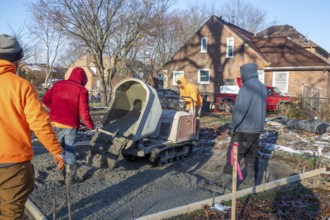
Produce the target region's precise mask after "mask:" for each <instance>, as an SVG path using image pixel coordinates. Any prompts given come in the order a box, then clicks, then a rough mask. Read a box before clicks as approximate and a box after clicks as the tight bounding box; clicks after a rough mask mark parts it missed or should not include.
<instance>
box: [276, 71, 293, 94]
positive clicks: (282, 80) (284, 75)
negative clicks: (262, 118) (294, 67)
mask: <svg viewBox="0 0 330 220" xmlns="http://www.w3.org/2000/svg"><path fill="white" fill-rule="evenodd" d="M288 81H289V72H273V86H274V87H277V88H279V89H280V90H281V92H283V93H287V92H288Z"/></svg>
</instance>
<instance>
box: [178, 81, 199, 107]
mask: <svg viewBox="0 0 330 220" xmlns="http://www.w3.org/2000/svg"><path fill="white" fill-rule="evenodd" d="M177 80H180V81H181V83H182V86H183V88H181V87H180V96H190V97H191V98H192V99H193V103H194V107H195V108H196V107H197V106H202V103H203V100H202V96H201V95H200V93H199V91H198V88H197V86H195V85H193V84H190V83H187V80H186V79H185V78H184V76H179V77H178V79H177ZM185 100H186V108H187V109H189V110H190V109H191V108H192V103H191V99H190V98H186V99H185Z"/></svg>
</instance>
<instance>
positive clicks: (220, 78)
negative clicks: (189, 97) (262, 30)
mask: <svg viewBox="0 0 330 220" xmlns="http://www.w3.org/2000/svg"><path fill="white" fill-rule="evenodd" d="M250 62H254V63H256V64H257V66H258V70H259V71H258V74H259V79H260V80H261V81H262V82H263V83H264V84H265V85H269V86H276V87H278V88H279V89H281V90H282V92H284V93H285V94H287V95H290V96H300V95H301V93H302V90H303V88H304V87H305V86H311V87H313V88H315V89H318V90H320V91H321V96H322V97H329V94H330V90H329V87H330V77H329V70H330V64H329V63H328V62H326V61H325V60H324V59H321V58H319V57H318V56H317V55H315V54H313V53H311V52H309V51H307V50H305V49H304V48H303V47H301V46H299V45H298V44H297V43H295V42H293V41H292V40H290V39H289V38H287V37H269V36H265V35H259V36H258V35H255V34H253V33H250V32H248V31H246V30H244V29H242V28H239V27H237V26H235V25H233V24H231V23H228V22H226V21H224V20H222V19H221V18H219V17H216V16H212V17H211V18H210V19H209V20H208V21H207V22H206V23H205V24H204V25H203V26H202V27H201V28H200V29H199V30H198V31H197V32H196V33H195V34H194V35H193V36H192V37H191V38H190V39H189V40H188V41H187V42H186V43H185V45H183V47H182V48H180V49H179V50H178V52H177V53H176V54H175V55H174V56H173V57H172V58H171V59H170V60H169V61H168V62H167V63H166V64H165V65H164V66H163V68H162V70H161V72H160V73H159V76H158V77H159V79H160V81H161V82H162V84H163V87H164V88H173V89H176V82H175V81H176V78H177V77H179V76H180V75H182V74H184V76H185V77H186V79H187V81H188V82H190V83H194V84H196V85H198V87H199V90H200V91H201V93H203V94H204V95H207V99H208V101H213V98H214V93H216V92H219V89H220V85H236V78H237V77H239V76H240V66H241V65H243V64H246V63H250Z"/></svg>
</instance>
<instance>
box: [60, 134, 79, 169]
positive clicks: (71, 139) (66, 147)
mask: <svg viewBox="0 0 330 220" xmlns="http://www.w3.org/2000/svg"><path fill="white" fill-rule="evenodd" d="M54 131H55V132H56V136H57V139H58V141H59V142H60V144H61V145H62V148H63V155H64V161H65V163H66V164H75V163H76V146H75V144H76V142H77V136H78V131H77V129H74V128H57V127H54Z"/></svg>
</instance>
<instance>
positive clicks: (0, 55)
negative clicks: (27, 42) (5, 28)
mask: <svg viewBox="0 0 330 220" xmlns="http://www.w3.org/2000/svg"><path fill="white" fill-rule="evenodd" d="M22 57H23V50H22V47H21V45H20V44H19V42H18V41H17V39H16V38H15V37H11V36H9V35H6V34H1V35H0V59H2V60H8V61H10V62H15V61H17V60H19V59H21V58H22Z"/></svg>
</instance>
